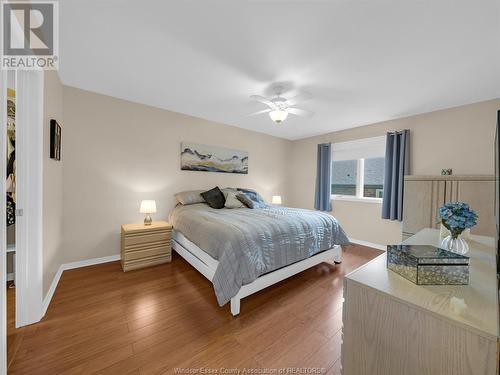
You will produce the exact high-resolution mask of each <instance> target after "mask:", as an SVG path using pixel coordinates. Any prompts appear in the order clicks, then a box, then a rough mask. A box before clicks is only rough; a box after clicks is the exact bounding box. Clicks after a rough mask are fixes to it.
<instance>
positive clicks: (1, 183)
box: [0, 70, 7, 375]
mask: <svg viewBox="0 0 500 375" xmlns="http://www.w3.org/2000/svg"><path fill="white" fill-rule="evenodd" d="M0 88H1V90H0V107H1V108H0V124H1V127H2V131H0V155H1V156H0V176H3V177H2V178H1V179H0V197H3V198H2V199H0V213H1V214H0V283H1V286H2V287H1V288H0V289H1V290H0V307H1V308H0V310H1V311H0V322H1V323H0V374H1V375H6V374H7V293H6V290H5V286H6V283H7V266H6V263H7V250H6V249H7V230H6V229H7V223H6V221H5V211H6V209H7V208H6V204H5V176H6V173H7V172H6V167H7V150H6V145H7V139H6V138H7V71H5V70H1V71H0Z"/></svg>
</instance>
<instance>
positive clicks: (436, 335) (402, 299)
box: [341, 229, 499, 375]
mask: <svg viewBox="0 0 500 375" xmlns="http://www.w3.org/2000/svg"><path fill="white" fill-rule="evenodd" d="M439 242H440V239H439V231H438V230H436V229H424V230H422V231H420V232H418V233H417V234H416V235H414V236H412V237H410V238H408V239H407V240H406V241H404V242H403V243H405V244H411V245H419V244H420V245H434V246H438V245H439ZM468 243H469V246H470V253H469V254H468V255H469V256H470V258H471V259H470V269H469V274H470V282H469V285H465V286H451V285H440V286H434V285H433V286H423V285H415V284H413V283H412V282H411V281H408V280H406V279H404V278H403V277H401V276H399V275H398V274H396V273H393V272H392V271H390V270H388V269H387V267H386V254H382V255H381V256H379V257H378V258H376V259H374V260H372V261H371V262H369V263H367V264H365V265H364V266H362V267H360V268H358V269H357V270H355V271H354V272H352V273H350V274H349V275H347V276H346V277H345V279H344V305H343V328H342V356H341V358H342V374H343V375H412V374H414V375H495V374H498V372H497V371H498V369H497V367H498V335H499V323H498V287H497V277H496V250H495V244H494V239H493V238H491V237H484V236H477V235H473V236H471V239H470V240H468ZM453 297H456V298H457V299H458V300H463V302H464V303H465V306H466V308H465V311H461V310H460V309H456V308H455V307H456V306H457V304H456V303H455V301H454V300H452V298H453Z"/></svg>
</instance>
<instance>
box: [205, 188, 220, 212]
mask: <svg viewBox="0 0 500 375" xmlns="http://www.w3.org/2000/svg"><path fill="white" fill-rule="evenodd" d="M201 196H202V197H203V198H204V199H205V202H207V204H208V205H209V206H210V207H212V208H216V209H221V208H224V203H226V198H224V194H223V193H222V191H221V189H219V187H218V186H216V187H214V188H213V189H210V190H207V191H204V192H203V193H201Z"/></svg>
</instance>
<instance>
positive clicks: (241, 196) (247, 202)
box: [236, 193, 254, 208]
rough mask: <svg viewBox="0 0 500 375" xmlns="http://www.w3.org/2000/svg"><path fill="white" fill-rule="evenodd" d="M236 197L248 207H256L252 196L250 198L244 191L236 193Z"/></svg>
mask: <svg viewBox="0 0 500 375" xmlns="http://www.w3.org/2000/svg"><path fill="white" fill-rule="evenodd" d="M236 198H237V199H238V200H239V201H240V202H241V203H243V204H244V205H245V206H247V207H248V208H254V207H253V201H252V200H251V199H250V198H248V197H247V196H246V195H245V194H244V193H239V194H236Z"/></svg>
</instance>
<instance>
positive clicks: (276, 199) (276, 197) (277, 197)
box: [271, 195, 281, 204]
mask: <svg viewBox="0 0 500 375" xmlns="http://www.w3.org/2000/svg"><path fill="white" fill-rule="evenodd" d="M271 203H272V204H281V195H273V197H272V199H271Z"/></svg>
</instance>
